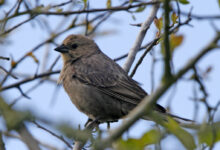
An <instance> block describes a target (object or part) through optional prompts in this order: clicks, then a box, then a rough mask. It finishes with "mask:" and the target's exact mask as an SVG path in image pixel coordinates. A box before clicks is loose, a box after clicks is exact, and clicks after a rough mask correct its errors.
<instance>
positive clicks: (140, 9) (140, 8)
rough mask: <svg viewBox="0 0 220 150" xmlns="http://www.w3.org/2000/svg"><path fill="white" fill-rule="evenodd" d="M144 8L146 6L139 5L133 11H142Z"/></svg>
mask: <svg viewBox="0 0 220 150" xmlns="http://www.w3.org/2000/svg"><path fill="white" fill-rule="evenodd" d="M145 8H146V6H140V7H138V9H136V10H135V12H142V11H144V10H145Z"/></svg>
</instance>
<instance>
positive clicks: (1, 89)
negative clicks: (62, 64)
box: [0, 70, 60, 91]
mask: <svg viewBox="0 0 220 150" xmlns="http://www.w3.org/2000/svg"><path fill="white" fill-rule="evenodd" d="M58 73H60V70H57V71H53V72H46V73H42V74H39V75H36V76H33V77H30V78H26V79H24V80H22V81H19V82H17V83H13V84H11V85H8V86H5V87H2V88H0V91H4V90H7V89H10V88H16V87H19V86H20V85H22V84H24V83H27V82H30V81H33V80H35V79H38V78H43V77H48V76H50V75H52V74H58Z"/></svg>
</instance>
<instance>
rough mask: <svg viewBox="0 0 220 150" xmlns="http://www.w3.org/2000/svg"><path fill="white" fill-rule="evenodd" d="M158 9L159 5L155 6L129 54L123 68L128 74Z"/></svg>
mask: <svg viewBox="0 0 220 150" xmlns="http://www.w3.org/2000/svg"><path fill="white" fill-rule="evenodd" d="M153 2H156V1H155V0H153ZM158 8H159V4H158V3H156V4H155V5H153V6H152V10H151V13H150V15H149V17H148V18H147V20H146V21H145V22H144V23H142V25H141V29H140V32H139V34H138V36H137V38H136V40H135V43H134V45H133V47H132V48H131V49H130V51H129V54H128V58H127V60H126V62H125V64H124V66H123V68H124V70H125V71H126V72H129V70H130V68H131V66H132V64H133V62H134V59H135V56H136V54H137V52H138V50H139V49H140V47H141V44H142V41H143V39H144V37H145V34H146V32H147V30H148V29H149V27H150V25H151V23H152V22H153V20H154V18H155V16H156V14H157V10H158Z"/></svg>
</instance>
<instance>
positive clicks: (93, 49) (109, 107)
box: [55, 35, 187, 123]
mask: <svg viewBox="0 0 220 150" xmlns="http://www.w3.org/2000/svg"><path fill="white" fill-rule="evenodd" d="M55 50H56V51H58V52H60V53H61V55H62V58H63V68H62V71H61V74H60V78H59V81H58V82H59V83H63V86H64V89H65V91H66V92H67V94H68V95H69V97H70V99H71V100H72V102H73V103H74V104H75V106H76V107H77V108H78V109H79V110H80V111H81V112H83V113H85V114H86V115H87V116H88V117H89V118H90V120H92V121H97V122H99V123H103V122H114V121H117V120H118V119H120V118H122V117H124V116H125V115H127V114H128V113H129V112H130V111H131V110H132V109H133V108H134V107H135V106H137V105H138V104H139V103H140V102H141V100H142V99H143V98H144V97H145V96H147V95H148V94H147V93H146V92H145V91H144V90H143V89H142V88H141V87H140V86H139V85H138V83H137V82H136V81H134V80H133V79H132V78H131V77H129V76H128V75H127V73H126V72H125V71H124V70H123V69H122V68H121V67H120V66H119V65H118V64H117V63H115V62H114V61H113V60H112V59H110V58H109V57H108V56H106V55H105V54H104V53H102V52H101V50H100V49H99V47H98V46H97V45H96V43H95V42H94V41H93V40H91V39H89V38H87V37H85V36H82V35H69V36H68V37H67V38H66V39H65V40H64V41H63V44H62V45H61V46H59V47H57V48H55ZM154 110H155V111H157V112H160V113H163V114H168V113H166V109H165V108H163V107H162V106H160V105H158V104H156V105H155V106H154ZM171 116H173V117H175V118H179V119H183V120H187V119H184V118H180V117H177V116H174V115H171Z"/></svg>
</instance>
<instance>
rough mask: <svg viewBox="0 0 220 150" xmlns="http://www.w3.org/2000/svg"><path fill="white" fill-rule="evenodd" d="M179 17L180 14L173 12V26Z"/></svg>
mask: <svg viewBox="0 0 220 150" xmlns="http://www.w3.org/2000/svg"><path fill="white" fill-rule="evenodd" d="M177 19H178V16H177V15H176V13H173V14H172V15H171V20H172V26H173V25H174V24H176V23H178V21H177Z"/></svg>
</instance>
